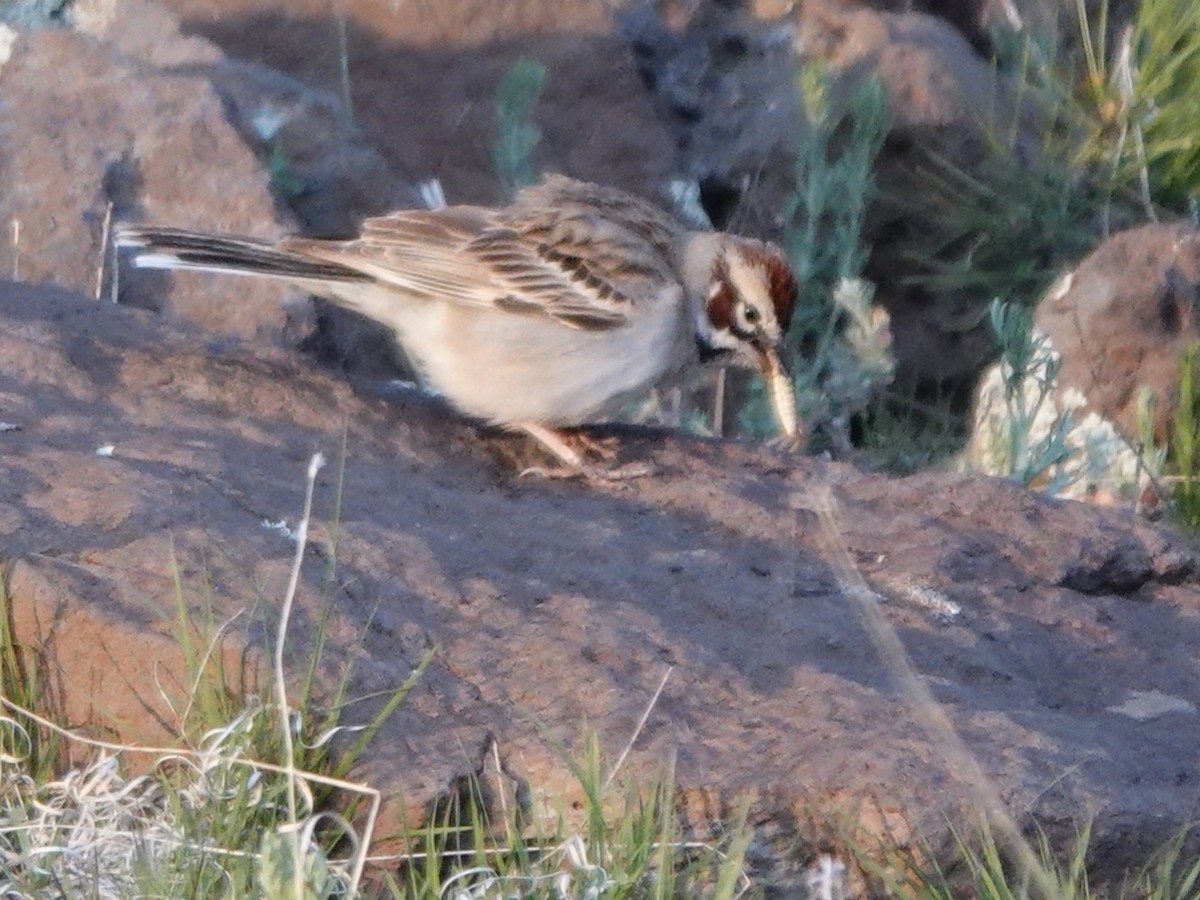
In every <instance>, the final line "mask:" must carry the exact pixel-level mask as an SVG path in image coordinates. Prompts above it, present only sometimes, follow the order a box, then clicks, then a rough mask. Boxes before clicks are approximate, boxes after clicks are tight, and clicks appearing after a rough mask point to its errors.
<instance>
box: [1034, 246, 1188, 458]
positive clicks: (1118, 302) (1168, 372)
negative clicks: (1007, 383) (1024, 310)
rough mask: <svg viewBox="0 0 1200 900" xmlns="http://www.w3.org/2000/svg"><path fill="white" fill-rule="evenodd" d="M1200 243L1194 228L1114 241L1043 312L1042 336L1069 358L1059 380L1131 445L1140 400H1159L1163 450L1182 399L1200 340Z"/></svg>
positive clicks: (1157, 424)
mask: <svg viewBox="0 0 1200 900" xmlns="http://www.w3.org/2000/svg"><path fill="white" fill-rule="evenodd" d="M1198 297H1200V233H1198V232H1197V231H1196V229H1195V228H1194V227H1193V226H1191V225H1189V224H1187V223H1169V224H1168V223H1164V224H1155V225H1144V226H1142V227H1139V228H1134V229H1131V230H1128V231H1124V232H1121V233H1119V234H1115V235H1113V236H1112V237H1110V238H1109V239H1107V240H1106V241H1104V242H1103V243H1102V244H1101V245H1100V246H1099V247H1097V248H1096V250H1095V251H1094V252H1092V253H1091V254H1090V255H1089V256H1088V257H1087V258H1086V259H1084V260H1083V261H1082V262H1080V263H1079V264H1078V265H1077V266H1076V267H1075V268H1074V269H1073V270H1072V271H1071V272H1070V273H1068V274H1067V275H1066V276H1065V277H1064V279H1063V280H1062V281H1061V282H1060V284H1059V285H1058V287H1057V288H1056V290H1055V291H1053V292H1052V293H1051V295H1050V296H1049V297H1048V298H1047V299H1046V300H1044V301H1043V302H1042V303H1041V305H1040V306H1039V307H1038V311H1037V319H1036V322H1037V327H1038V328H1040V329H1042V330H1043V331H1045V332H1046V334H1048V335H1049V336H1050V339H1051V340H1052V341H1053V342H1054V346H1055V348H1056V349H1057V350H1058V352H1059V353H1061V354H1062V361H1063V362H1062V373H1061V378H1062V380H1063V381H1064V382H1066V383H1068V384H1071V385H1073V386H1074V387H1076V388H1078V390H1080V391H1081V392H1082V393H1083V395H1084V396H1085V397H1086V398H1087V402H1088V407H1089V408H1090V409H1092V410H1094V411H1095V412H1097V413H1098V414H1099V415H1102V416H1104V417H1105V418H1106V419H1109V420H1110V421H1112V422H1114V423H1115V424H1116V425H1117V426H1118V427H1119V428H1120V430H1121V431H1122V432H1123V433H1124V435H1125V436H1126V438H1128V439H1129V440H1130V441H1133V442H1136V441H1138V440H1139V439H1141V438H1142V437H1143V435H1140V434H1139V433H1138V403H1139V395H1140V394H1141V393H1142V392H1143V391H1146V392H1148V393H1149V395H1150V396H1152V397H1153V398H1154V409H1155V416H1154V417H1153V421H1152V427H1153V430H1154V432H1155V434H1154V437H1155V438H1157V440H1158V441H1159V442H1160V443H1161V442H1164V441H1165V440H1166V437H1167V434H1168V422H1169V420H1170V417H1171V415H1172V413H1173V411H1174V409H1175V405H1176V401H1177V398H1178V395H1179V374H1180V362H1181V361H1182V359H1183V356H1184V354H1185V353H1186V352H1187V350H1188V348H1189V347H1190V346H1191V345H1192V344H1194V343H1195V342H1196V341H1198V340H1200V319H1198V318H1197V316H1196V304H1197V298H1198Z"/></svg>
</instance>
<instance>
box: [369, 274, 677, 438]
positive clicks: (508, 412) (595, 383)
mask: <svg viewBox="0 0 1200 900" xmlns="http://www.w3.org/2000/svg"><path fill="white" fill-rule="evenodd" d="M365 300H368V298H357V302H356V303H355V304H354V305H355V306H357V307H358V308H360V309H364V310H366V309H367V308H370V307H371V306H372V303H371V302H364V301H365ZM380 304H386V310H383V312H385V313H386V314H385V315H379V313H380V312H381V310H379V309H376V310H373V311H372V312H371V313H369V314H371V315H372V317H375V318H380V319H381V320H382V321H384V322H385V323H386V324H389V325H391V326H392V327H393V329H394V330H395V332H396V334H397V337H398V340H399V342H400V344H401V346H402V348H403V350H404V352H405V354H406V355H407V356H408V358H409V359H410V360H412V361H413V362H414V364H415V365H416V366H417V367H418V368H419V369H420V370H421V374H422V376H423V378H424V380H425V382H426V384H427V385H428V386H429V387H431V388H433V389H434V390H436V391H437V392H438V393H440V394H442V395H443V396H444V397H445V398H446V399H447V400H448V401H449V402H450V403H451V404H453V405H454V406H455V407H456V408H458V409H459V410H460V411H462V412H464V413H467V414H468V415H471V416H475V417H478V418H480V419H484V420H487V421H489V422H493V423H496V424H501V425H505V424H516V423H519V422H524V421H533V422H537V423H540V424H543V425H549V426H569V425H582V424H588V423H593V422H601V421H606V420H608V419H609V418H611V417H612V416H613V414H615V413H617V412H618V411H619V410H620V409H621V408H622V407H623V406H625V405H626V404H627V403H628V402H629V401H631V400H633V399H636V398H637V397H639V396H641V395H643V394H645V392H646V391H648V390H649V389H650V388H651V387H652V386H653V385H654V384H655V383H657V382H658V381H660V380H661V379H662V378H663V377H664V376H665V375H666V374H667V373H668V372H671V371H672V370H674V369H677V368H679V367H680V366H681V365H683V364H684V363H685V362H686V356H685V355H684V352H683V350H681V348H686V349H688V350H690V349H691V344H692V336H691V325H690V322H687V321H686V319H685V316H684V315H683V312H684V304H683V298H682V288H681V287H679V286H671V287H670V288H668V289H665V290H664V291H663V292H662V293H661V294H660V295H659V296H657V297H654V298H647V299H646V300H645V301H643V302H642V303H641V304H640V305H638V306H637V307H636V308H631V311H630V315H629V316H628V317H627V318H626V319H625V321H624V322H623V323H622V324H620V325H616V326H614V327H610V328H603V329H595V330H588V329H582V328H574V327H571V326H569V325H567V324H564V323H563V322H560V321H556V320H554V319H551V318H550V317H548V316H541V315H537V314H534V313H531V314H526V315H518V314H514V313H512V312H507V311H503V310H498V309H486V308H476V307H470V306H466V305H462V304H456V303H439V302H436V301H427V300H426V301H400V302H397V300H396V299H395V295H394V294H391V295H390V296H386V297H380V298H379V304H375V305H376V306H378V305H380ZM685 331H686V332H687V334H686V335H685V334H684V332H685Z"/></svg>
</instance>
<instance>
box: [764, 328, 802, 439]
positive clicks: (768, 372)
mask: <svg viewBox="0 0 1200 900" xmlns="http://www.w3.org/2000/svg"><path fill="white" fill-rule="evenodd" d="M759 359H760V362H761V364H762V377H763V381H765V382H766V383H767V390H768V391H769V392H770V394H771V404H772V406H774V407H775V419H776V421H777V422H778V423H779V429H780V430H781V431H782V432H783V433H784V434H785V435H787V436H788V437H795V436H796V435H798V434H799V433H800V423H799V421H798V419H797V417H796V388H795V386H794V385H793V384H792V376H791V375H790V374H788V370H787V368H786V367H785V366H784V364H783V361H782V360H780V358H779V353H778V352H777V351H776V349H775V348H774V347H766V348H764V349H762V350H761V351H760V356H759Z"/></svg>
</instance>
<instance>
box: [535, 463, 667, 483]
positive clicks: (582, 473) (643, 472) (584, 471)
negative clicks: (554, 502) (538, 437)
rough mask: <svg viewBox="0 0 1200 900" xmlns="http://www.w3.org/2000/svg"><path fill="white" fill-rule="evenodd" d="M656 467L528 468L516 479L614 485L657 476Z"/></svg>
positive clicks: (642, 464)
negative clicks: (582, 481)
mask: <svg viewBox="0 0 1200 900" xmlns="http://www.w3.org/2000/svg"><path fill="white" fill-rule="evenodd" d="M658 472H659V470H658V468H657V467H656V466H653V465H650V464H649V463H630V464H629V465H626V466H611V467H608V468H605V467H604V466H588V465H584V466H530V467H529V468H527V469H523V470H522V471H521V474H520V475H519V476H517V477H518V478H545V479H547V480H552V481H562V480H566V479H571V478H579V479H582V480H584V481H597V482H608V483H615V482H618V481H630V480H632V479H634V478H648V477H650V476H652V475H657V474H658Z"/></svg>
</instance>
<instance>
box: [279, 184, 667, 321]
mask: <svg viewBox="0 0 1200 900" xmlns="http://www.w3.org/2000/svg"><path fill="white" fill-rule="evenodd" d="M597 190H598V189H597V188H596V186H594V185H584V184H582V183H580V182H574V181H571V180H569V179H565V178H552V179H548V180H547V181H546V182H544V183H543V184H541V185H539V186H538V187H536V188H530V189H527V190H526V191H525V192H523V193H522V194H520V195H518V197H517V200H516V201H515V203H514V204H513V206H511V207H508V208H507V209H504V210H492V209H486V208H483V207H473V206H457V207H447V208H444V209H439V210H406V211H402V212H397V213H392V214H390V215H386V216H380V217H377V218H373V219H368V220H367V221H366V222H364V223H363V231H362V234H361V235H360V237H358V238H356V239H355V240H351V241H346V242H329V241H316V240H307V239H302V238H293V239H291V240H289V241H287V242H285V243H284V244H283V246H282V249H285V250H288V251H291V252H297V253H302V254H305V255H307V256H310V257H316V258H318V259H322V260H327V261H336V262H337V263H339V264H340V265H342V266H345V267H347V268H349V269H352V270H356V271H359V272H362V273H363V274H364V275H368V276H369V277H371V278H374V279H376V280H378V281H379V282H381V283H384V284H389V285H394V286H395V287H397V288H399V289H401V290H403V291H405V292H406V293H408V294H410V295H414V296H417V297H425V298H429V299H434V298H436V299H438V300H443V301H444V300H449V301H452V302H456V303H462V304H465V305H469V306H484V307H493V308H497V309H504V310H506V311H508V312H514V313H520V314H523V315H533V316H549V317H551V318H553V319H556V320H558V321H560V322H562V323H563V324H564V325H567V326H570V327H572V328H580V329H607V328H615V327H617V326H619V325H621V324H622V323H623V322H625V321H626V319H627V316H628V313H629V308H630V304H632V303H637V302H641V301H643V300H644V299H645V298H646V296H647V295H649V294H651V293H654V292H656V291H657V290H658V289H660V288H661V285H662V283H663V280H664V279H674V278H677V275H676V274H675V272H674V263H673V260H672V247H671V241H672V240H674V239H675V236H676V235H677V234H678V233H679V232H678V226H677V225H674V224H673V223H672V221H671V220H670V218H669V217H668V216H667V215H666V214H665V213H663V212H661V211H659V210H656V209H654V207H652V206H649V205H648V204H644V203H642V202H641V201H640V200H637V198H634V197H631V196H630V195H627V194H624V193H622V192H619V191H612V190H601V191H600V193H599V194H598V195H597V194H596V191H597ZM588 191H591V192H592V193H591V194H589V193H588Z"/></svg>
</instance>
